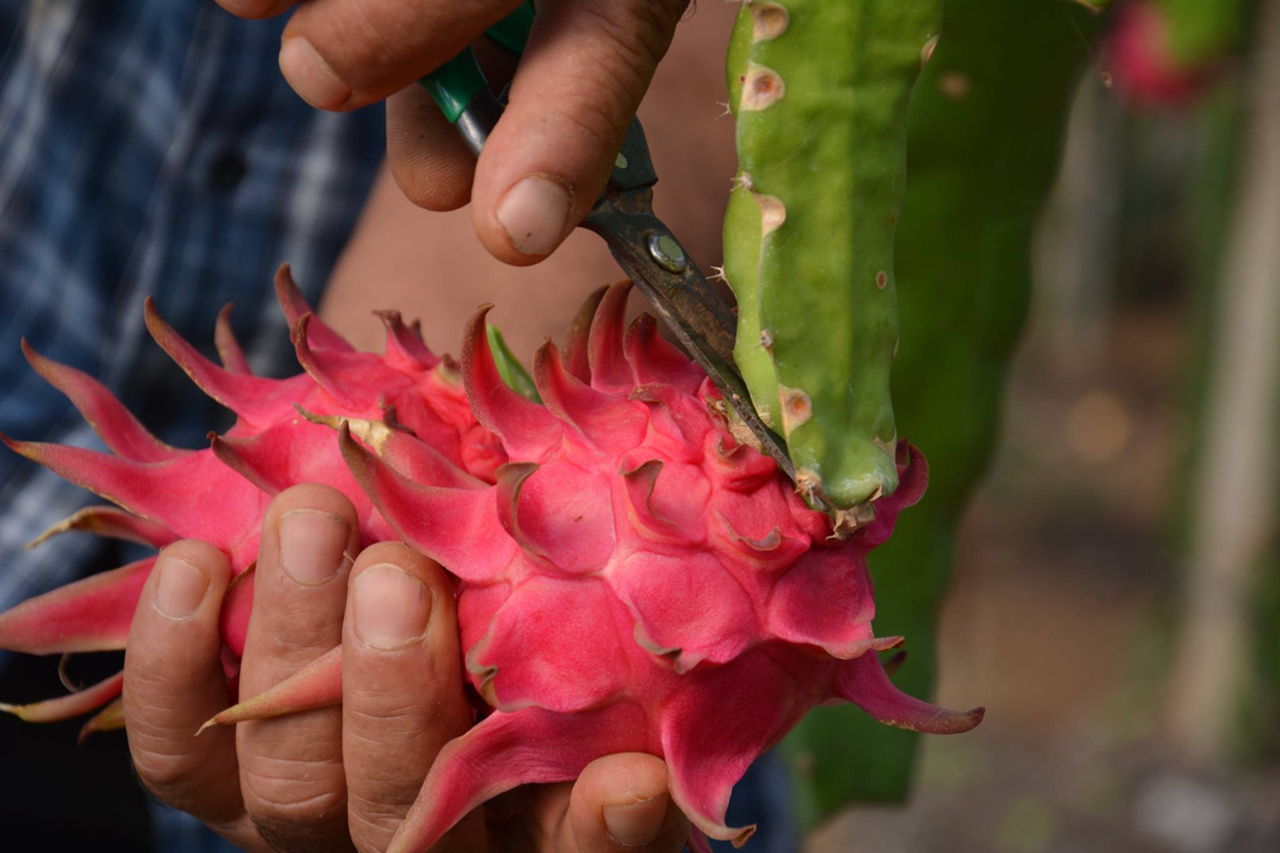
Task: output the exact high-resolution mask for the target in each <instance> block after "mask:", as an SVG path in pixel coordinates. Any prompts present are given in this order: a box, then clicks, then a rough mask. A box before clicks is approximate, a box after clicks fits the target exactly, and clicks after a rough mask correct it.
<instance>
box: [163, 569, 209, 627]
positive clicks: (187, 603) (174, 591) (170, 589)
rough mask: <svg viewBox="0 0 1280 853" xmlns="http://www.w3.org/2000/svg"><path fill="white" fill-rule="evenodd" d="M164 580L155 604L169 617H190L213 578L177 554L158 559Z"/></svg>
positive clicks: (202, 599) (202, 598) (175, 618)
mask: <svg viewBox="0 0 1280 853" xmlns="http://www.w3.org/2000/svg"><path fill="white" fill-rule="evenodd" d="M156 569H157V570H158V571H159V572H160V580H159V581H158V582H157V583H156V598H155V608H156V610H157V611H158V612H159V613H160V615H161V616H164V617H165V618H167V619H174V620H178V619H186V618H187V617H188V616H190V615H191V614H192V613H195V612H196V608H197V607H199V606H200V602H202V601H204V594H205V593H206V592H208V590H209V579H208V578H207V577H205V574H204V572H202V571H200V570H199V569H197V568H196V567H195V566H193V565H191V564H190V563H188V562H186V561H185V560H179V559H178V558H176V557H161V558H160V559H159V560H157V561H156Z"/></svg>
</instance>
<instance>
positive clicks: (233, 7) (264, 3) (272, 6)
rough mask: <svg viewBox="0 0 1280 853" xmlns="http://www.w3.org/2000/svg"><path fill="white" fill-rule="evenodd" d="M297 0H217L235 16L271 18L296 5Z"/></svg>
mask: <svg viewBox="0 0 1280 853" xmlns="http://www.w3.org/2000/svg"><path fill="white" fill-rule="evenodd" d="M298 2H299V0H217V3H218V5H219V6H221V7H222V8H223V9H226V10H227V11H228V12H230V13H231V14H233V15H235V16H236V17H237V18H248V19H254V20H256V19H258V18H271V17H274V16H276V15H279V14H280V13H281V12H283V11H285V10H286V9H288V8H290V7H292V6H296V5H297V4H298Z"/></svg>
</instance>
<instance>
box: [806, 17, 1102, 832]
mask: <svg viewBox="0 0 1280 853" xmlns="http://www.w3.org/2000/svg"><path fill="white" fill-rule="evenodd" d="M1102 5H1105V3H1102V2H1099V3H1097V4H1092V3H1087V2H1083V0H1076V2H1071V0H948V2H947V4H946V7H945V10H944V17H943V24H942V36H941V38H940V39H939V41H938V45H937V49H936V51H935V52H934V54H933V56H932V58H931V59H930V61H929V63H928V65H927V67H926V68H925V71H924V74H923V75H922V77H921V79H920V81H919V83H918V84H917V87H916V92H915V95H914V96H913V99H912V102H911V112H910V123H909V130H908V155H907V169H908V180H907V194H906V202H905V204H904V208H903V214H902V221H901V224H900V226H899V230H898V237H897V249H896V258H897V260H896V263H897V270H898V298H899V310H900V316H901V329H902V338H901V347H900V350H899V352H898V357H897V362H896V364H895V368H894V375H893V395H894V404H895V407H896V409H897V411H898V414H899V418H898V424H899V429H900V431H901V434H902V435H904V436H905V437H907V438H909V439H911V441H912V442H913V443H914V444H916V445H918V446H919V447H920V448H921V449H923V450H924V452H925V454H926V455H927V456H928V457H929V460H930V471H931V474H930V484H929V492H928V494H926V496H925V498H924V500H923V501H922V502H921V503H920V504H919V505H918V506H916V507H914V508H913V509H912V510H910V511H909V512H905V513H903V515H902V517H901V518H900V519H899V522H898V529H897V532H896V534H895V535H894V537H893V539H892V540H891V541H890V542H889V543H888V544H886V545H885V546H883V547H882V548H880V549H878V550H877V551H875V552H874V553H873V554H872V555H871V566H872V571H873V574H874V577H875V583H876V593H877V595H876V598H877V615H876V633H877V634H879V635H892V634H901V635H903V636H905V637H906V638H907V643H908V650H909V654H908V658H907V661H906V663H905V664H904V665H903V667H902V669H901V670H899V672H898V674H897V676H896V677H895V680H896V681H897V682H898V684H899V686H900V687H902V689H904V690H906V691H908V692H909V693H911V694H912V695H916V696H927V695H928V694H930V693H931V692H932V687H933V682H934V674H935V649H934V646H935V638H936V624H937V617H938V611H939V608H940V606H941V604H942V600H943V597H944V595H945V593H946V591H947V587H948V584H949V580H950V572H951V565H952V560H953V556H954V554H953V551H954V540H955V531H956V526H957V523H958V521H959V519H960V516H961V514H962V512H963V510H964V508H965V506H966V504H967V502H968V499H969V497H970V496H971V495H972V493H973V490H974V488H975V486H976V485H977V484H978V482H979V481H980V479H981V477H982V475H983V473H984V471H985V469H986V467H987V463H988V461H989V459H990V457H991V453H992V450H993V448H994V445H995V439H996V434H997V429H998V425H999V415H1000V408H1001V402H1002V396H1003V390H1004V384H1005V376H1006V373H1007V370H1008V365H1009V360H1010V357H1011V355H1012V351H1013V348H1014V345H1015V343H1016V342H1017V340H1018V336H1019V334H1020V332H1021V329H1022V325H1023V320H1024V317H1025V315H1026V310H1027V303H1028V299H1029V294H1030V290H1031V242H1032V232H1033V229H1034V225H1035V222H1036V219H1037V214H1038V213H1039V211H1040V208H1041V206H1042V204H1043V202H1044V200H1045V197H1046V196H1047V194H1048V192H1049V189H1050V187H1051V186H1052V184H1053V180H1054V176H1055V173H1056V171H1057V165H1058V161H1059V156H1060V153H1061V147H1062V139H1063V131H1064V126H1065V122H1066V116H1067V105H1068V102H1069V100H1070V97H1071V95H1072V93H1073V91H1074V88H1075V87H1074V84H1075V82H1076V80H1077V79H1078V76H1079V72H1080V69H1081V67H1082V66H1083V64H1084V63H1085V62H1086V61H1087V60H1088V59H1089V58H1090V56H1091V54H1092V53H1093V51H1094V48H1095V47H1096V43H1097V36H1098V33H1099V32H1100V27H1101V22H1102V16H1101V15H1100V14H1099V13H1100V11H1101V9H1100V7H1101V6H1102ZM968 698H971V699H972V700H974V701H981V698H982V697H979V696H974V697H967V699H968ZM917 740H918V736H917V735H915V734H914V733H911V732H906V731H900V730H887V729H884V728H883V727H882V726H879V725H877V724H875V723H874V722H873V721H872V720H870V719H869V718H868V717H866V716H865V715H863V714H861V713H860V712H859V711H858V710H857V709H856V708H853V707H851V706H846V707H833V708H821V709H818V710H817V711H815V712H814V713H813V714H810V715H809V717H808V718H807V719H806V720H805V721H804V722H803V723H802V724H801V725H800V726H799V727H798V728H797V729H796V730H795V731H794V732H793V733H792V734H791V736H790V737H788V738H787V740H786V741H785V742H784V746H783V749H784V751H785V754H786V756H787V757H788V759H789V761H790V767H791V768H792V771H793V778H794V783H795V784H794V791H795V797H796V807H797V811H798V817H799V820H800V821H801V823H802V824H804V825H807V826H812V825H813V824H815V823H817V822H818V821H820V820H822V819H824V818H826V817H828V816H830V815H831V814H833V813H834V812H835V811H837V810H839V809H840V808H842V807H843V806H844V805H845V804H847V803H848V802H850V801H851V800H864V801H866V800H870V801H895V800H900V799H902V798H903V797H905V795H906V793H907V791H908V788H909V786H910V782H911V776H912V770H913V766H914V763H915V755H916V748H917Z"/></svg>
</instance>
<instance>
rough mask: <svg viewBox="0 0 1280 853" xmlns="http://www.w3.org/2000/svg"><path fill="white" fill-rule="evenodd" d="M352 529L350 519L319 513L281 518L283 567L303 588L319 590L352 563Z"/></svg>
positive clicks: (295, 513) (304, 511)
mask: <svg viewBox="0 0 1280 853" xmlns="http://www.w3.org/2000/svg"><path fill="white" fill-rule="evenodd" d="M350 538H351V526H350V525H349V524H347V521H346V519H344V518H343V517H342V516H340V515H334V514H333V513H331V512H324V511H322V510H316V509H294V510H290V511H289V512H286V513H285V514H284V515H282V516H280V563H281V564H282V565H283V566H284V571H285V574H287V575H288V576H289V577H291V578H293V579H294V580H295V581H297V582H298V583H300V584H302V585H303V586H318V585H320V584H322V583H324V582H325V581H327V580H329V579H330V578H332V577H333V576H334V575H336V574H337V573H338V572H339V571H341V569H342V567H343V565H345V564H346V563H347V561H348V557H347V556H346V550H347V542H348V540H349V539H350Z"/></svg>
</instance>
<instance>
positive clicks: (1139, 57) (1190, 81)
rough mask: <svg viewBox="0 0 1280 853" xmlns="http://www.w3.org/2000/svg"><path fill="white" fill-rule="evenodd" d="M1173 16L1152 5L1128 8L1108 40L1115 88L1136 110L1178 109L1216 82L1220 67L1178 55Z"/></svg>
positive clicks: (1140, 2) (1143, 1) (1141, 2)
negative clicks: (1147, 108) (1213, 79)
mask: <svg viewBox="0 0 1280 853" xmlns="http://www.w3.org/2000/svg"><path fill="white" fill-rule="evenodd" d="M1167 14H1168V13H1167V10H1165V9H1163V8H1162V7H1161V5H1160V4H1158V3H1155V2H1152V1H1151V0H1137V2H1130V3H1124V4H1122V5H1121V6H1120V7H1119V8H1118V9H1117V10H1116V13H1115V26H1114V27H1113V29H1112V31H1111V35H1110V37H1109V38H1108V40H1107V46H1106V54H1107V60H1108V62H1107V64H1108V66H1109V68H1110V70H1111V74H1112V77H1113V78H1114V80H1115V85H1116V86H1117V87H1118V88H1119V89H1120V91H1121V92H1123V93H1124V94H1125V96H1126V97H1128V98H1129V100H1130V101H1132V102H1133V103H1134V104H1137V105H1138V106H1143V107H1177V106H1184V105H1186V104H1188V103H1190V102H1191V101H1192V100H1194V98H1195V96H1196V95H1197V94H1199V93H1200V91H1201V90H1202V89H1204V88H1205V85H1206V84H1207V83H1208V81H1209V80H1210V79H1211V78H1212V76H1213V72H1214V71H1215V68H1214V63H1212V62H1209V61H1207V60H1200V61H1198V62H1186V61H1183V60H1180V59H1179V57H1178V56H1177V55H1176V54H1175V53H1174V50H1173V45H1172V39H1171V37H1170V26H1169V21H1168V18H1167Z"/></svg>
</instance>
